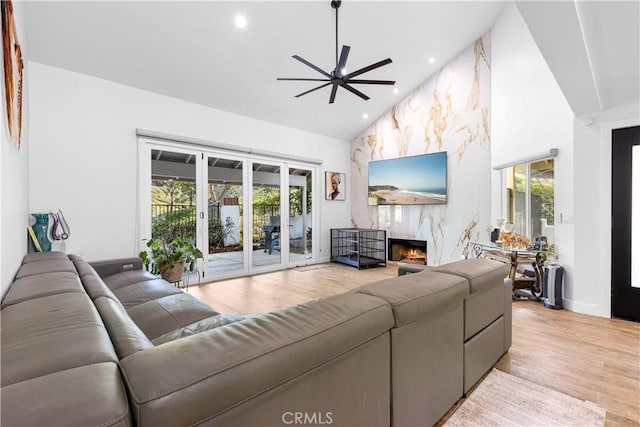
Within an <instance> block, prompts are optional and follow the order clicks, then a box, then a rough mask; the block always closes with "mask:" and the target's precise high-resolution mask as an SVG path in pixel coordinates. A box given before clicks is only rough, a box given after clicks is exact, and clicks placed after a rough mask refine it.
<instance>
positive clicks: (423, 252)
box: [387, 238, 427, 265]
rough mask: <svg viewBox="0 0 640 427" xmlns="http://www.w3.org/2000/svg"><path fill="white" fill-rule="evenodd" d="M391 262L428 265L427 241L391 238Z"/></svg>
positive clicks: (389, 245) (389, 252)
mask: <svg viewBox="0 0 640 427" xmlns="http://www.w3.org/2000/svg"><path fill="white" fill-rule="evenodd" d="M388 248H389V250H388V251H387V253H388V254H389V255H388V257H389V261H398V262H406V263H410V264H424V265H427V241H426V240H411V239H393V238H389V243H388Z"/></svg>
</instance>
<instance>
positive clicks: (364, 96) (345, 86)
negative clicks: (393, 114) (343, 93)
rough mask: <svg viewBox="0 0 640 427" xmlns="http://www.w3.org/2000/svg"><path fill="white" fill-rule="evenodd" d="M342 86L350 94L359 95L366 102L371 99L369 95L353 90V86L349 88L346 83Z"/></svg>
mask: <svg viewBox="0 0 640 427" xmlns="http://www.w3.org/2000/svg"><path fill="white" fill-rule="evenodd" d="M340 86H342V87H343V88H345V89H346V90H348V91H349V92H351V93H353V94H354V95H358V96H359V97H360V98H362V99H364V100H365V101H366V100H368V99H369V97H368V96H367V95H365V94H364V93H362V92H360V91H359V90H357V89H354V88H352V87H351V86H349V85H348V84H346V83H342V84H341V85H340Z"/></svg>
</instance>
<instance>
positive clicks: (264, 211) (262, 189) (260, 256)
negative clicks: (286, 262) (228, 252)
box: [251, 161, 286, 268]
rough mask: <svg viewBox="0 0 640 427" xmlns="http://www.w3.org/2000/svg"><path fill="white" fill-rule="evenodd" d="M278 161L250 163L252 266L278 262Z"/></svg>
mask: <svg viewBox="0 0 640 427" xmlns="http://www.w3.org/2000/svg"><path fill="white" fill-rule="evenodd" d="M282 166H283V164H282V163H279V162H270V163H267V162H265V161H254V162H252V168H251V169H252V173H251V179H252V181H251V185H252V187H251V188H252V190H251V191H252V194H251V196H252V197H251V200H252V205H251V225H252V234H253V246H254V250H253V252H252V257H251V258H252V264H251V265H252V267H254V268H263V267H265V266H273V265H281V264H282V259H283V258H282V242H283V238H285V237H286V236H283V234H284V233H283V231H285V230H283V228H282V217H281V212H282V194H283V192H282V191H281V189H282V182H281V180H282V175H281V170H282Z"/></svg>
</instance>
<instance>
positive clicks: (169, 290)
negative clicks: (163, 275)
mask: <svg viewBox="0 0 640 427" xmlns="http://www.w3.org/2000/svg"><path fill="white" fill-rule="evenodd" d="M113 293H114V294H115V296H116V297H118V299H119V300H120V302H121V303H122V305H123V306H124V307H125V308H126V309H127V310H129V309H130V308H132V307H135V306H137V305H140V304H144V303H145V302H147V301H151V300H154V299H158V298H162V297H166V296H169V295H177V294H182V293H183V292H182V291H181V290H180V289H178V288H176V287H175V286H172V285H170V284H169V283H167V282H166V281H164V280H162V279H153V280H146V281H144V282H139V283H134V284H131V285H128V286H123V287H120V288H117V289H115V290H114V291H113Z"/></svg>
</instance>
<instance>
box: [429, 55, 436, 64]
mask: <svg viewBox="0 0 640 427" xmlns="http://www.w3.org/2000/svg"><path fill="white" fill-rule="evenodd" d="M435 61H436V58H434V57H433V56H430V57H429V64H433V63H434V62H435Z"/></svg>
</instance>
